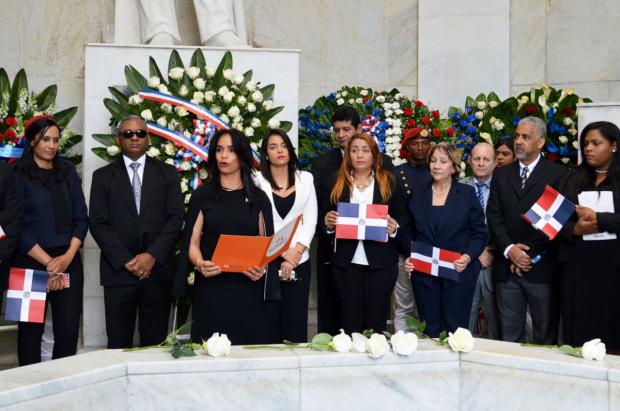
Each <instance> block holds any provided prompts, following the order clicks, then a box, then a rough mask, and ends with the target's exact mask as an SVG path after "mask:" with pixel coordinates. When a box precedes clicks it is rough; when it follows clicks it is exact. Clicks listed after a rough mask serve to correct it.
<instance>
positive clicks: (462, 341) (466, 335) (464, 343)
mask: <svg viewBox="0 0 620 411" xmlns="http://www.w3.org/2000/svg"><path fill="white" fill-rule="evenodd" d="M448 344H449V345H450V348H452V349H453V350H454V351H462V352H470V351H472V350H473V349H474V337H473V336H472V335H471V333H470V332H469V330H468V329H466V328H461V327H459V328H457V329H456V331H455V332H454V333H449V336H448Z"/></svg>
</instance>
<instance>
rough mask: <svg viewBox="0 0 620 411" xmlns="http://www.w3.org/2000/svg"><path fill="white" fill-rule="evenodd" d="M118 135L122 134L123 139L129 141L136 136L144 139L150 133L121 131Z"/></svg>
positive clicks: (144, 131)
mask: <svg viewBox="0 0 620 411" xmlns="http://www.w3.org/2000/svg"><path fill="white" fill-rule="evenodd" d="M118 134H120V135H121V136H122V137H123V138H126V139H127V140H129V139H130V138H132V137H133V135H134V134H135V135H136V137H138V138H144V137H146V136H147V135H148V134H149V132H148V131H146V130H136V131H131V130H125V131H121V132H120V133H118Z"/></svg>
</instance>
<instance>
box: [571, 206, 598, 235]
mask: <svg viewBox="0 0 620 411" xmlns="http://www.w3.org/2000/svg"><path fill="white" fill-rule="evenodd" d="M575 211H576V212H577V217H578V218H579V219H578V220H577V224H575V227H574V228H573V234H574V235H577V236H579V235H584V234H594V233H598V232H599V229H598V223H597V221H596V213H595V212H594V210H592V209H591V208H588V207H584V206H580V205H578V206H576V210H575Z"/></svg>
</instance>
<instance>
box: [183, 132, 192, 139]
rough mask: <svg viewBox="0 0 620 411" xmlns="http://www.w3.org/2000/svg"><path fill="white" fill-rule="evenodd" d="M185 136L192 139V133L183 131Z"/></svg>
mask: <svg viewBox="0 0 620 411" xmlns="http://www.w3.org/2000/svg"><path fill="white" fill-rule="evenodd" d="M183 135H184V136H185V137H187V138H191V137H192V135H191V133H190V132H189V131H187V130H185V131H183Z"/></svg>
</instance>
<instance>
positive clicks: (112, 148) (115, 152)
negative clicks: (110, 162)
mask: <svg viewBox="0 0 620 411" xmlns="http://www.w3.org/2000/svg"><path fill="white" fill-rule="evenodd" d="M106 151H107V152H108V154H109V155H111V156H116V155H118V154H119V153H120V152H121V149H120V148H118V146H114V145H112V146H108V148H106Z"/></svg>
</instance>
